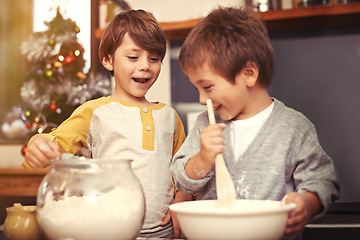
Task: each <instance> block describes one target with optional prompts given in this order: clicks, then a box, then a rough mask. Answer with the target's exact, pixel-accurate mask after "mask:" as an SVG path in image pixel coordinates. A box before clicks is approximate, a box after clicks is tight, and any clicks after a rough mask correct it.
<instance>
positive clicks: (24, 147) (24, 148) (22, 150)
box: [21, 142, 27, 157]
mask: <svg viewBox="0 0 360 240" xmlns="http://www.w3.org/2000/svg"><path fill="white" fill-rule="evenodd" d="M26 151H27V142H25V143H24V145H23V146H22V148H21V155H23V156H24V157H25V154H26Z"/></svg>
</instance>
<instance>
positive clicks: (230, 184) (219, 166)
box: [206, 99, 236, 207]
mask: <svg viewBox="0 0 360 240" xmlns="http://www.w3.org/2000/svg"><path fill="white" fill-rule="evenodd" d="M206 104H207V110H208V115H209V122H210V124H215V123H216V122H215V116H214V109H213V105H212V101H211V99H207V101H206ZM215 174H216V193H217V198H218V201H219V205H220V206H225V207H231V205H232V204H233V203H234V201H235V199H236V192H235V185H234V181H233V180H232V178H231V175H230V173H229V171H228V169H227V167H226V165H225V161H224V158H223V156H222V154H218V155H217V156H216V158H215Z"/></svg>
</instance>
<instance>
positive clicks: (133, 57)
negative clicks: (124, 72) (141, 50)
mask: <svg viewBox="0 0 360 240" xmlns="http://www.w3.org/2000/svg"><path fill="white" fill-rule="evenodd" d="M127 58H128V59H129V60H130V61H136V60H137V59H138V57H136V56H127Z"/></svg>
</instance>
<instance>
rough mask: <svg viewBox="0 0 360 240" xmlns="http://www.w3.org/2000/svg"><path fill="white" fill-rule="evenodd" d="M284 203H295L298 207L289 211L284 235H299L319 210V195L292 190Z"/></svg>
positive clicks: (287, 236)
mask: <svg viewBox="0 0 360 240" xmlns="http://www.w3.org/2000/svg"><path fill="white" fill-rule="evenodd" d="M283 201H284V203H285V204H288V203H295V204H296V208H295V209H294V210H293V211H291V212H290V213H289V216H288V219H287V221H286V228H285V232H284V237H286V238H289V237H295V236H298V235H299V234H300V233H301V232H302V231H303V230H304V228H305V226H306V224H307V223H308V221H309V219H310V217H311V216H313V215H315V214H316V213H317V212H318V211H319V208H320V207H319V206H320V202H319V199H318V197H317V196H316V195H315V194H314V193H311V192H304V193H296V192H292V193H289V194H288V195H286V196H285V198H284V200H283Z"/></svg>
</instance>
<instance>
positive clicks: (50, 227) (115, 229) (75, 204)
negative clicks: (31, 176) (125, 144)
mask: <svg viewBox="0 0 360 240" xmlns="http://www.w3.org/2000/svg"><path fill="white" fill-rule="evenodd" d="M130 164H131V160H121V159H82V160H79V158H73V159H70V160H69V159H68V160H55V161H52V162H51V170H50V171H49V173H48V174H47V175H46V176H45V177H44V179H43V181H42V183H41V184H40V187H39V192H38V196H37V207H38V217H39V222H40V225H41V228H42V229H43V231H44V233H45V234H46V236H47V237H48V238H49V239H77V240H79V239H86V240H90V239H96V240H98V239H135V238H136V237H137V235H138V234H139V232H140V229H141V227H142V224H143V221H144V214H145V212H144V210H145V200H144V194H143V191H142V187H141V185H140V181H139V180H138V178H137V177H136V176H135V174H134V172H133V171H132V169H131V165H130Z"/></svg>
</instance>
